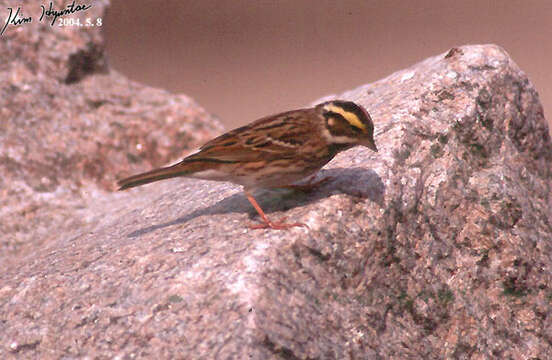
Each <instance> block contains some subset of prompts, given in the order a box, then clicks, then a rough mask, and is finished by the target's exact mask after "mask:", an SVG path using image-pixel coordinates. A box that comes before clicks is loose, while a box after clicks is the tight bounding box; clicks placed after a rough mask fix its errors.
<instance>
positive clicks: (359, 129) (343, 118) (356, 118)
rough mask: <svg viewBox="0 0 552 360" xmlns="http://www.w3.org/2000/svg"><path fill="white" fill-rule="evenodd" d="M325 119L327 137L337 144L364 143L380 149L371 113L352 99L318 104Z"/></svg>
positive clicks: (352, 144)
mask: <svg viewBox="0 0 552 360" xmlns="http://www.w3.org/2000/svg"><path fill="white" fill-rule="evenodd" d="M315 109H316V111H318V112H319V113H320V114H321V115H322V117H323V119H324V126H325V130H326V131H324V132H323V134H324V136H325V137H326V139H327V140H328V141H329V142H330V143H332V144H337V145H350V146H355V145H363V146H366V147H367V148H369V149H372V150H374V151H375V152H377V151H378V148H377V147H376V143H375V142H374V123H373V122H372V118H370V114H368V112H367V111H366V110H365V109H364V108H363V107H362V106H360V105H357V104H355V103H354V102H352V101H344V100H332V101H327V102H324V103H321V104H318V105H316V107H315Z"/></svg>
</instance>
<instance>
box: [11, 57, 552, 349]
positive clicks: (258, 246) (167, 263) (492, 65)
mask: <svg viewBox="0 0 552 360" xmlns="http://www.w3.org/2000/svg"><path fill="white" fill-rule="evenodd" d="M84 81H86V80H84ZM75 89H76V88H75ZM78 89H79V91H84V87H83V88H78ZM337 97H339V98H345V99H351V100H354V101H358V102H359V103H361V104H363V105H364V106H366V108H367V109H369V111H370V113H371V114H372V117H373V118H374V120H375V123H376V132H377V135H376V142H377V144H378V148H379V149H380V152H379V153H378V154H374V153H373V152H370V151H369V150H366V149H362V148H355V149H351V150H349V151H348V152H345V153H342V154H340V155H339V156H338V157H337V158H336V159H334V161H332V162H331V163H330V164H329V166H327V168H326V170H323V171H322V174H321V175H330V176H332V177H333V180H332V181H330V182H328V183H326V184H325V185H324V186H322V187H321V188H320V189H318V190H317V191H315V192H313V193H311V194H299V193H274V192H268V193H264V194H260V195H261V197H260V198H261V204H262V205H264V207H265V208H266V209H267V210H268V212H269V216H272V217H274V218H279V217H280V216H283V215H285V216H288V217H289V218H291V219H295V220H298V221H302V222H305V223H307V224H308V225H309V227H310V228H309V229H304V228H294V229H291V230H289V231H272V230H248V229H247V228H246V227H245V226H244V225H245V224H246V223H249V222H252V221H255V220H256V216H254V211H253V210H252V208H251V206H250V205H249V204H248V203H247V200H246V199H245V197H244V196H243V195H242V194H241V191H240V189H239V188H238V187H236V186H233V185H231V184H226V183H210V182H205V181H196V180H188V179H176V180H169V181H165V182H160V183H156V184H151V185H148V186H145V187H142V188H137V189H133V190H131V191H129V192H125V193H112V194H104V193H101V192H98V193H94V199H93V201H92V200H90V201H89V202H88V203H89V204H90V205H89V206H88V207H86V208H85V209H82V210H81V214H82V215H81V216H84V217H85V218H86V222H85V223H83V224H82V225H81V226H79V227H75V228H73V230H72V231H61V232H59V233H57V234H56V236H48V237H47V241H43V243H42V244H41V246H40V249H38V248H37V249H36V251H35V253H33V254H28V255H25V256H19V257H17V258H15V259H11V260H10V261H9V262H6V264H7V265H6V266H3V270H2V272H1V273H0V334H1V336H0V339H1V341H2V343H1V344H0V357H1V358H6V357H10V356H12V357H16V356H17V357H25V358H61V357H64V358H76V357H89V358H96V357H98V358H121V359H125V358H151V357H153V356H155V357H157V358H189V359H196V358H197V359H199V358H203V359H213V358H216V359H227V358H228V359H230V358H233V359H272V358H274V359H381V358H383V359H387V358H396V359H438V358H439V359H440V358H458V359H468V358H473V359H486V358H512V359H527V358H540V359H546V358H552V346H551V343H552V316H551V315H550V314H552V311H551V310H552V307H551V302H552V288H551V286H552V285H551V284H552V282H551V280H552V279H551V277H552V258H551V257H552V225H551V221H552V214H551V210H550V209H551V208H552V206H551V205H552V197H551V196H550V190H551V189H550V187H551V184H552V172H551V169H550V161H551V160H552V144H551V141H550V138H549V135H548V129H547V126H546V123H545V119H544V116H543V110H542V107H541V105H540V103H539V99H538V95H537V92H536V90H535V89H534V88H533V86H532V85H531V83H530V82H529V81H528V79H527V77H526V75H525V74H524V73H523V72H522V71H521V70H520V69H519V68H518V67H517V66H516V64H515V63H514V62H513V61H512V60H511V59H510V58H509V57H508V55H507V54H506V53H505V52H504V50H502V49H501V48H499V47H496V46H466V47H461V48H455V49H452V50H451V51H449V52H447V53H444V54H441V55H438V56H436V57H432V58H429V59H427V60H425V61H423V62H421V63H419V64H417V65H415V66H413V67H411V68H409V69H406V70H403V71H400V72H397V73H395V74H393V75H391V76H389V77H388V78H386V79H383V80H381V81H379V82H376V83H374V84H369V85H365V86H362V87H360V88H358V89H355V90H352V91H350V92H347V93H345V94H341V95H339V96H337ZM130 99H131V101H132V99H133V98H130ZM152 109H153V106H152ZM95 111H99V110H95ZM95 111H91V114H94V115H95ZM44 116H45V117H46V116H47V114H46V113H45V115H44ZM50 116H52V115H51V114H50ZM91 116H92V115H91ZM10 121H15V120H14V119H10ZM125 121H127V120H125ZM94 136H98V135H96V134H94ZM86 151H93V150H89V149H87V150H86ZM123 152H124V151H123ZM86 155H87V156H94V154H90V153H88V152H86ZM31 174H32V173H31ZM21 178H25V176H24V175H22V176H21ZM97 181H99V180H97ZM100 183H101V181H100ZM62 185H63V184H60V185H58V187H61V186H62ZM81 186H82V187H83V189H88V188H90V187H92V185H88V184H84V183H83V184H81ZM83 192H84V193H85V194H87V192H86V191H85V190H83ZM56 196H57V195H56ZM90 196H91V195H90ZM251 218H252V219H251ZM35 240H36V241H37V242H40V241H41V239H40V238H38V236H37V238H36V239H35Z"/></svg>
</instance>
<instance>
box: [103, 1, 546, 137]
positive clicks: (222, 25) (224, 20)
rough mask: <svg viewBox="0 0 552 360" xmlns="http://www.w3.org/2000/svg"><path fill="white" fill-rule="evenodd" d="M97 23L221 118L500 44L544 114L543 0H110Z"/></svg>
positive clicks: (125, 62)
mask: <svg viewBox="0 0 552 360" xmlns="http://www.w3.org/2000/svg"><path fill="white" fill-rule="evenodd" d="M104 31H105V33H106V37H107V48H108V54H109V56H110V62H111V64H112V66H113V67H115V68H116V69H117V70H119V71H121V72H122V73H124V74H126V75H127V76H129V77H130V78H132V79H134V80H137V81H140V82H143V83H146V84H149V85H152V86H155V87H161V88H165V89H168V90H170V91H173V92H179V93H185V94H187V95H189V96H191V97H193V98H195V99H196V100H197V101H198V102H199V103H200V104H201V105H202V106H204V107H205V108H206V109H207V110H208V111H210V112H211V113H214V114H216V115H218V116H219V117H220V118H221V120H222V121H223V122H224V123H225V124H226V126H227V127H228V128H231V127H235V126H237V125H241V124H244V123H247V122H250V121H252V120H254V119H256V118H259V117H261V116H264V115H268V114H272V113H276V112H279V111H284V110H288V109H292V108H296V107H302V106H304V105H306V104H308V103H310V102H311V101H313V100H315V99H317V98H319V97H321V96H324V95H327V94H331V93H336V92H340V91H343V90H348V89H351V88H353V87H356V86H357V85H361V84H364V83H368V82H372V81H375V80H378V79H380V78H382V77H385V76H387V75H388V74H390V73H392V72H394V71H396V70H399V69H402V68H404V67H407V66H409V65H411V64H413V63H415V62H418V61H420V60H422V59H424V58H426V57H428V56H432V55H436V54H438V53H441V52H444V51H447V50H448V49H449V48H451V47H453V46H456V45H464V44H481V43H495V44H498V45H501V46H502V47H504V48H505V49H506V50H507V51H508V52H509V53H510V55H511V56H512V57H513V59H514V60H515V61H516V62H517V64H518V65H519V66H520V67H521V68H522V69H523V70H524V71H525V72H526V73H527V74H528V75H529V78H530V79H531V81H532V82H533V83H534V84H535V86H536V87H537V89H538V91H539V93H540V96H541V100H542V102H543V105H544V110H545V116H547V118H548V119H549V121H550V117H551V116H552V115H551V112H552V110H551V107H552V86H551V85H550V83H551V82H552V75H551V71H550V67H551V66H550V65H551V63H552V62H551V59H552V1H546V0H536V1H531V0H519V1H507V0H503V1H483V0H464V1H436V0H423V1H420V0H418V1H398V0H391V1H360V0H357V1H352V0H351V1H335V0H316V1H298V0H282V1H266V0H242V1H216V0H202V1H178V0H165V1H154V0H134V1H124V0H112V7H111V9H110V10H109V12H108V15H107V16H106V19H105V23H104Z"/></svg>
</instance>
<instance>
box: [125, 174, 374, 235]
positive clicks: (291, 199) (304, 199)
mask: <svg viewBox="0 0 552 360" xmlns="http://www.w3.org/2000/svg"><path fill="white" fill-rule="evenodd" d="M324 178H329V180H328V181H327V182H324V183H323V184H321V185H320V186H319V187H316V188H315V189H313V190H312V191H309V192H303V191H300V190H289V189H283V190H280V189H276V190H260V191H258V192H255V194H254V196H255V199H256V200H257V201H258V202H259V205H260V206H261V208H262V209H263V210H264V211H265V212H266V213H267V214H270V213H271V212H275V211H286V210H289V209H293V208H295V207H298V206H303V205H307V204H311V203H314V202H317V201H319V200H321V199H324V198H327V197H329V196H331V195H333V194H339V193H342V194H347V195H350V196H353V197H356V198H361V199H367V200H369V201H372V202H375V203H376V204H378V205H380V206H383V202H384V197H385V186H384V184H383V181H382V180H381V178H380V177H379V175H378V174H377V173H376V172H375V171H373V170H371V169H365V168H360V167H357V168H333V169H327V170H321V171H320V172H319V173H318V175H317V178H316V181H318V180H321V179H324ZM228 213H249V218H250V219H251V218H253V217H255V216H256V215H257V213H256V211H255V210H254V208H253V206H252V205H251V203H249V201H248V200H247V198H246V197H245V195H244V194H243V193H237V194H234V195H232V196H229V197H227V198H225V199H223V200H221V201H219V202H217V203H216V204H214V205H211V206H208V207H205V208H202V209H198V210H195V211H193V212H191V213H189V214H187V215H184V216H182V217H179V218H177V219H174V220H172V221H168V222H165V223H161V224H157V225H151V226H148V227H144V228H142V229H138V230H136V231H133V232H131V233H130V234H128V235H127V236H128V237H138V236H141V235H144V234H147V233H150V232H152V231H155V230H157V229H162V228H166V227H169V226H173V225H179V224H183V223H186V222H188V221H190V220H192V219H194V218H196V217H199V216H204V215H215V214H228Z"/></svg>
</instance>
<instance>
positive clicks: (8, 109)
mask: <svg viewBox="0 0 552 360" xmlns="http://www.w3.org/2000/svg"><path fill="white" fill-rule="evenodd" d="M106 4H107V2H94V3H93V4H92V7H91V8H90V9H88V10H86V11H84V12H78V13H75V15H73V16H71V18H77V17H78V16H80V17H81V18H82V21H85V19H84V18H87V17H89V18H92V19H97V18H101V17H102V15H103V12H104V10H105V7H106ZM66 5H67V4H66V2H61V1H56V2H54V3H53V8H54V9H63V7H64V6H66ZM46 6H48V4H46ZM20 7H21V14H23V16H32V18H33V22H31V23H28V24H27V23H25V24H22V25H20V26H18V27H13V26H11V27H8V28H6V30H5V32H4V34H3V35H2V41H0V52H1V53H2V57H0V116H1V117H2V119H3V120H2V121H1V122H0V173H1V174H2V176H1V177H0V204H1V206H0V219H1V220H0V233H1V234H2V240H1V241H0V254H2V255H0V259H1V256H7V257H8V258H11V256H12V255H18V254H26V253H29V252H35V251H36V249H37V248H40V247H41V246H42V245H43V244H46V243H47V242H48V239H50V238H52V237H58V234H59V232H63V231H69V230H71V229H79V228H80V227H81V226H83V225H84V224H86V221H87V220H86V216H87V215H86V214H85V213H86V210H85V211H84V213H82V214H79V216H75V214H76V213H81V210H82V209H87V208H88V207H89V203H90V202H95V201H97V198H99V197H101V196H105V193H106V192H107V191H108V190H111V189H112V188H113V187H114V179H115V178H117V177H121V176H123V175H128V174H130V173H133V172H137V171H143V170H146V169H149V168H151V167H153V166H160V165H163V164H165V163H167V162H168V161H170V160H175V159H177V158H179V157H181V156H182V155H183V154H184V153H186V151H190V150H193V149H194V148H196V147H197V146H199V145H200V144H201V143H203V142H204V141H206V140H208V139H209V138H211V137H213V136H214V135H216V134H219V133H220V132H221V131H222V126H221V124H220V122H219V121H218V120H216V119H215V118H213V117H212V116H211V115H209V114H208V113H206V112H205V111H204V110H203V109H202V108H201V107H200V106H199V105H197V104H196V103H195V102H194V101H193V100H192V99H190V98H189V97H187V96H183V95H173V94H170V93H168V92H166V91H163V90H159V89H153V88H149V87H147V86H144V85H140V84H137V83H134V82H132V81H130V80H128V79H126V78H125V77H123V76H121V75H120V74H119V73H117V72H116V71H114V70H112V69H110V67H109V65H108V62H107V59H106V55H105V53H104V50H103V38H102V36H101V32H100V27H95V28H82V29H79V30H77V29H76V28H75V27H59V26H57V25H54V26H50V23H49V22H47V21H42V22H40V21H38V19H39V18H40V9H41V8H40V4H38V3H37V2H31V1H23V2H21V4H20ZM2 10H3V9H2ZM14 11H15V10H14ZM0 261H1V260H0Z"/></svg>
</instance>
